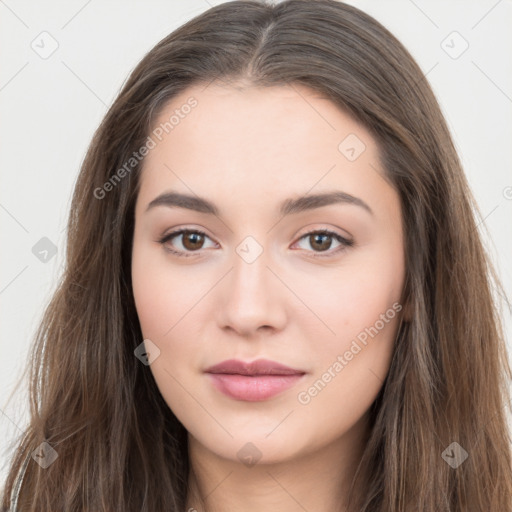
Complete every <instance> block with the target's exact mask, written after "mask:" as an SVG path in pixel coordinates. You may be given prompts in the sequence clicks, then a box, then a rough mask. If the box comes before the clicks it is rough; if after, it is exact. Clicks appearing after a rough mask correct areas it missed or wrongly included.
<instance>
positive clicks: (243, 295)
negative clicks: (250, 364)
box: [221, 236, 284, 332]
mask: <svg viewBox="0 0 512 512" xmlns="http://www.w3.org/2000/svg"><path fill="white" fill-rule="evenodd" d="M269 256H270V252H269V251H267V250H266V248H264V247H263V243H260V242H258V241H257V240H256V238H255V237H252V236H247V237H246V238H245V239H243V240H242V242H240V243H239V244H238V246H237V247H236V248H235V254H233V259H232V267H233V268H232V271H231V272H230V274H229V276H228V277H227V282H226V284H225V287H224V291H223V295H224V297H223V307H222V313H221V314H222V323H223V324H224V325H229V326H230V327H232V328H233V329H234V330H236V331H239V332H242V331H243V332H249V331H251V330H256V329H258V327H260V326H263V325H265V326H271V327H276V328H280V327H281V326H280V322H281V321H282V320H283V319H284V311H283V309H282V306H283V305H282V304H278V300H277V297H278V296H279V295H280V294H279V291H278V290H277V288H276V287H278V286H279V284H280V283H279V280H278V279H276V278H275V276H274V275H273V274H272V272H271V271H270V270H269V269H268V268H267V265H269V266H271V262H270V258H269Z"/></svg>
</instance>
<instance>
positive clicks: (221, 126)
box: [3, 0, 512, 512]
mask: <svg viewBox="0 0 512 512" xmlns="http://www.w3.org/2000/svg"><path fill="white" fill-rule="evenodd" d="M473 211H477V210H476V205H475V202H474V200H473V197H472V195H471V192H470V190H469V188H468V184H467V182H466V179H465V177H464V174H463V171H462V169H461V165H460V162H459V159H458V157H457V154H456V151H455V149H454V146H453V144H452V141H451V138H450V134H449V132H448V129H447V126H446V123H445V121H444V119H443V116H442V114H441V112H440V109H439V106H438V104H437V102H436V100H435V98H434V95H433V93H432V91H431V89H430V87H429V85H428V83H427V81H426V80H425V79H424V77H423V76H422V73H421V71H420V69H419V67H418V66H417V65H416V63H415V62H414V61H413V59H412V57H411V56H410V54H409V53H408V52H407V51H406V50H405V49H404V47H403V46H402V45H401V44H400V43H399V42H398V41H397V40H396V39H395V38H394V37H393V36H392V35H391V34H390V33H389V32H388V31H387V30H386V29H385V28H384V27H382V25H380V24H379V23H378V22H376V21H375V20H374V19H373V18H371V17H369V16H368V15H366V14H364V13H363V12H361V11H359V10H358V9H356V8H354V7H350V6H348V5H345V4H343V3H341V2H334V1H329V0H323V1H318V2H309V1H303V0H290V1H285V2H282V3H281V4H278V5H275V6H272V5H265V4H262V3H260V2H230V3H225V4H222V5H219V6H217V7H214V8H212V9H209V10H208V11H206V12H205V13H203V14H202V15H200V16H198V17H197V18H194V19H193V20H191V21H189V22H188V23H186V24H185V25H184V26H182V27H180V28H179V29H178V30H176V31H175V32H173V33H172V34H171V35H169V36H168V37H166V38H165V39H164V40H162V41H161V42H160V43H159V44H157V45H156V47H155V48H153V49H152V50H151V51H150V52H149V53H148V54H147V55H146V56H145V57H144V59H143V60H142V61H141V63H140V64H139V65H138V66H137V68H136V69H135V70H134V71H133V73H132V74H131V76H130V77H129V79H128V81H127V83H126V84H125V86H124V88H123V90H122V91H121V93H120V94H119V97H118V98H117V99H116V101H115V102H114V104H113V105H112V107H111V108H110V110H109V112H108V113H107V115H106V117H105V119H104V120H103V122H102V124H101V126H100V127H99V129H98V130H97V132H96V134H95V136H94V139H93V141H92V144H91V146H90V148H89V151H88V153H87V156H86V159H85V161H84V164H83V167H82V169H81V172H80V175H79V178H78V181H77V184H76V188H75V193H74V198H73V204H72V209H71V215H70V219H69V224H68V242H67V267H66V272H65V274H64V276H63V277H62V281H61V284H60V287H59V289H58V291H57V293H56V294H55V297H54V298H53V300H52V302H51V303H50V305H49V307H48V309H47V311H46V315H45V318H44V321H43V323H42V325H41V327H40V329H39V332H38V335H37V343H36V344H35V346H34V353H33V366H32V368H33V374H32V388H31V391H32V411H31V422H30V424H29V426H28V428H27V431H26V435H25V436H24V438H23V439H22V440H21V441H20V444H19V448H18V450H17V452H16V457H15V458H14V460H13V462H12V467H11V471H10V473H9V477H8V480H7V482H6V488H5V489H6V490H5V497H4V500H3V509H4V510H7V509H11V508H12V503H13V502H11V501H10V498H11V497H12V498H13V500H15V501H14V507H17V508H15V509H16V510H20V511H32V510H38V511H40V510H52V511H57V510H87V511H89V510H91V511H92V510H95V511H96V510H104V511H107V510H108V511H111V510H127V511H128V510H134V511H135V510H136V511H141V510H144V511H156V510H176V511H178V510H189V511H193V510H197V511H215V510H222V511H228V510H280V511H288V510H315V511H317V512H323V511H327V510H329V511H332V510H336V511H350V512H352V511H360V512H363V511H364V512H370V511H375V512H376V511H382V512H384V511H397V512H405V511H425V512H426V511H431V512H433V511H436V512H437V511H451V512H453V511H457V512H462V511H465V512H467V511H483V510H486V511H489V510H491V511H499V512H507V511H511V510H512V505H511V497H512V471H511V450H510V432H509V431H508V429H507V423H506V416H505V413H506V405H507V404H508V402H509V400H510V397H509V396H508V394H507V393H508V385H509V382H510V377H511V372H510V366H509V363H508V361H507V355H506V350H505V344H504V341H503V334H502V329H501V325H500V321H499V316H498V314H497V309H496V307H495V305H494V303H493V299H492V286H493V284H496V285H497V286H499V283H498V281H497V279H496V276H495V273H494V271H493V269H492V266H491V264H490V262H489V260H488V258H487V256H486V253H485V251H484V248H483V246H482V242H481V240H480V238H479V235H478V231H477V229H476V220H475V215H474V213H473Z"/></svg>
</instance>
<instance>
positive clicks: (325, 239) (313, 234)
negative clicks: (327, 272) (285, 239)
mask: <svg viewBox="0 0 512 512" xmlns="http://www.w3.org/2000/svg"><path fill="white" fill-rule="evenodd" d="M303 239H306V241H307V243H308V244H309V245H310V247H312V248H313V254H312V256H313V257H315V258H318V257H320V258H326V257H329V256H333V255H334V254H338V253H339V252H341V251H344V250H345V249H347V247H352V246H353V245H354V241H353V240H348V239H347V238H344V237H342V236H341V235H339V234H338V233H335V232H334V231H329V230H327V229H321V230H316V231H309V232H308V233H305V234H304V235H302V236H301V237H300V239H299V241H300V240H303ZM333 239H334V240H335V241H336V242H337V243H338V244H339V246H338V247H337V248H336V249H335V250H333V251H329V249H330V248H331V245H332V241H333ZM327 251H329V252H327ZM323 252H327V254H320V253H323Z"/></svg>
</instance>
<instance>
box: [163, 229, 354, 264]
mask: <svg viewBox="0 0 512 512" xmlns="http://www.w3.org/2000/svg"><path fill="white" fill-rule="evenodd" d="M184 233H193V234H198V235H203V236H205V237H208V238H210V237H209V236H208V235H207V234H206V233H205V232H204V231H201V230H199V229H179V230H176V231H173V232H171V233H168V234H167V235H164V236H163V237H162V238H160V239H159V240H158V242H159V243H160V244H162V245H163V246H164V249H165V250H166V251H168V252H170V253H172V254H174V255H176V256H178V257H183V258H190V257H194V256H197V255H198V253H197V252H195V251H194V252H190V253H188V254H187V253H186V252H183V251H177V250H175V249H171V248H170V247H168V246H166V245H165V244H166V242H168V241H169V240H171V239H172V238H174V237H176V236H178V235H182V234H184ZM313 234H319V235H328V236H331V237H332V238H334V239H335V240H336V241H338V242H340V243H341V246H340V247H338V248H337V249H335V250H334V251H332V252H327V251H320V252H319V251H313V254H312V256H313V257H314V258H329V257H332V256H333V255H336V254H338V253H340V252H342V251H344V250H346V249H347V248H348V247H352V246H353V245H354V241H353V240H348V239H346V238H344V237H342V236H341V235H338V233H335V232H334V231H329V230H327V229H316V230H312V231H308V232H307V233H304V234H303V235H302V236H301V237H300V238H299V240H302V239H303V238H306V237H308V236H310V235H313ZM324 252H327V254H323V253H324Z"/></svg>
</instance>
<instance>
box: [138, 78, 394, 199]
mask: <svg viewBox="0 0 512 512" xmlns="http://www.w3.org/2000/svg"><path fill="white" fill-rule="evenodd" d="M189 105H194V106H193V107H192V108H191V107H190V106H189ZM171 118H172V120H173V122H172V123H171V122H170V120H171ZM159 127H160V132H161V135H160V137H161V140H157V139H155V142H156V145H155V147H154V148H153V149H152V150H151V151H150V152H149V154H148V155H147V156H146V157H145V160H144V165H143V171H142V176H141V180H142V182H141V189H140V195H141V196H142V197H143V198H144V200H146V202H149V201H150V200H151V199H152V198H153V197H151V196H155V195H156V194H159V193H161V192H162V191H163V190H165V188H172V189H173V190H176V189H177V190H180V191H182V192H187V193H196V194H198V195H201V196H208V195H211V192H215V194H216V195H220V196H221V197H223V196H225V197H226V198H229V199H230V200H232V201H235V200H236V198H237V197H238V198H239V200H240V201H244V198H245V199H247V197H246V196H259V197H260V198H261V199H263V198H265V197H267V196H269V195H271V196H276V197H277V198H279V197H281V196H283V197H290V196H291V195H293V194H304V193H306V192H307V191H308V190H310V189H312V188H316V189H317V190H315V192H320V191H321V189H322V188H324V189H332V188H340V186H344V189H348V190H346V191H347V192H349V193H351V192H353V193H354V194H355V193H358V194H360V193H361V187H362V186H363V185H366V186H368V185H371V183H372V182H375V184H376V185H380V186H382V185H384V183H378V182H380V181H383V180H382V177H381V176H380V175H379V172H378V169H379V166H380V165H379V161H378V148H377V145H376V142H375V141H374V139H373V138H372V136H371V135H370V134H369V132H368V131H367V130H366V129H365V127H363V126H362V125H361V124H360V123H358V122H357V121H356V120H354V119H353V118H352V117H351V116H349V115H348V114H347V113H346V112H344V111H343V110H342V109H340V108H339V107H338V106H337V105H335V104H334V103H333V102H332V101H330V100H329V99H327V98H326V97H325V96H323V95H322V94H321V93H319V92H317V91H315V90H312V89H309V88H307V87H305V86H301V85H297V84H293V85H283V86H276V87H267V88H262V87H236V86H232V85H223V84H217V83H212V84H210V85H208V86H206V85H204V84H201V85H195V86H193V87H190V88H188V89H187V90H185V91H183V92H182V93H180V94H179V95H177V96H176V97H174V98H173V99H172V100H171V101H170V102H168V104H167V105H166V106H165V108H164V109H163V110H162V112H161V113H160V115H159V117H158V119H157V120H156V122H155V124H154V127H153V133H154V132H155V129H158V128H159ZM165 128H167V130H166V129H165ZM347 140H348V141H349V143H348V145H349V146H350V145H352V146H354V148H355V150H356V151H357V152H360V154H359V155H356V156H357V158H355V159H353V158H350V156H351V155H350V154H349V155H348V157H347V154H345V153H344V152H343V151H344V150H346V149H347V147H346V146H347V144H346V143H345V142H344V141H347ZM349 149H350V148H349ZM352 156H353V155H352ZM358 189H359V190H358ZM281 190H282V191H283V192H282V193H280V191H281ZM209 192H210V193H209Z"/></svg>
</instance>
